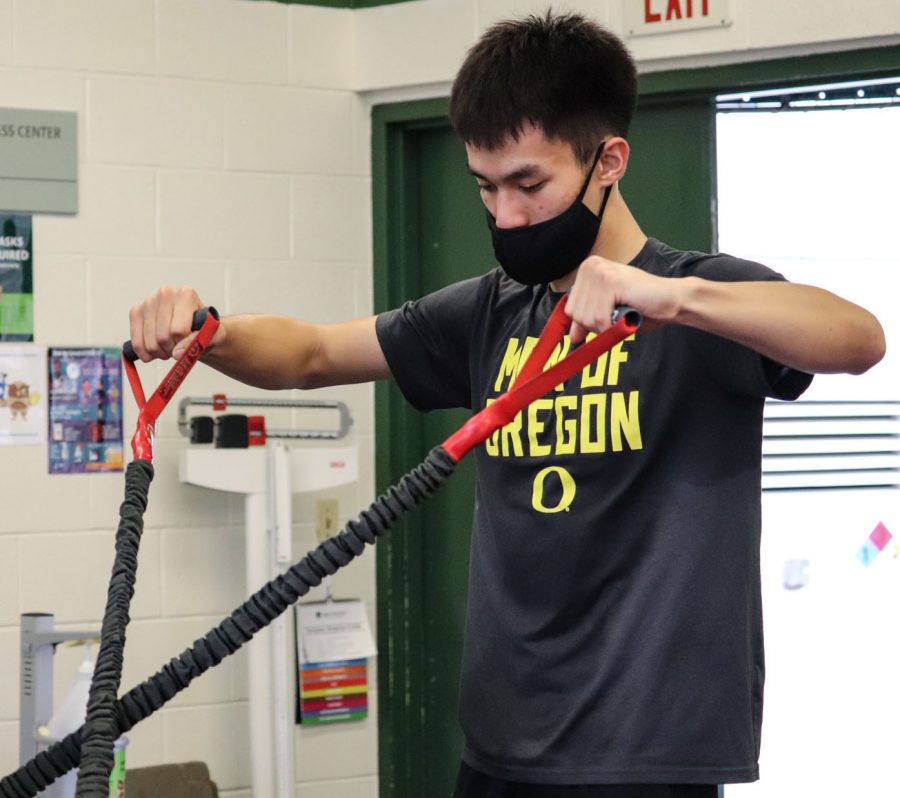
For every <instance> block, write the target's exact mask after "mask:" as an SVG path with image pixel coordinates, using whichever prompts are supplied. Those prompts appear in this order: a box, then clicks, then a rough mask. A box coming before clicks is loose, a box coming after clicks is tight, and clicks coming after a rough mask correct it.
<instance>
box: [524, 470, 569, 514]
mask: <svg viewBox="0 0 900 798" xmlns="http://www.w3.org/2000/svg"><path fill="white" fill-rule="evenodd" d="M550 474H556V476H557V477H558V479H559V484H560V487H561V488H562V495H561V496H560V499H559V502H558V503H557V504H556V505H555V506H554V507H547V506H546V505H545V504H544V492H545V489H546V483H547V477H548V476H549V475H550ZM574 499H575V480H574V479H573V478H572V475H571V474H570V473H569V472H568V471H566V469H565V468H562V467H560V466H550V467H549V468H545V469H543V470H542V471H538V473H537V476H536V477H535V478H534V490H533V491H532V494H531V506H532V507H534V509H535V510H537V511H538V512H539V513H561V512H563V511H564V510H568V509H569V506H570V505H571V504H572V501H573V500H574Z"/></svg>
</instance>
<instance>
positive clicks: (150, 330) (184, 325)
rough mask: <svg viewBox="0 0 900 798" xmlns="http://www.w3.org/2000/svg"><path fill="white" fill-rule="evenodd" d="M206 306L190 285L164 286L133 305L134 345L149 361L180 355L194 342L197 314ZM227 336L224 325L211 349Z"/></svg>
mask: <svg viewBox="0 0 900 798" xmlns="http://www.w3.org/2000/svg"><path fill="white" fill-rule="evenodd" d="M203 307H206V306H205V305H204V304H203V302H202V301H201V300H200V297H199V296H198V295H197V292H196V291H195V290H194V289H193V288H191V287H190V286H187V285H186V286H182V287H181V288H170V287H169V286H163V287H162V288H160V289H159V291H157V292H156V293H155V294H152V295H151V296H149V297H147V299H145V300H144V301H143V302H141V304H139V305H135V306H134V307H133V308H131V311H130V312H129V314H128V317H129V320H130V322H131V345H132V347H133V348H134V351H135V353H136V354H137V356H138V357H139V358H140V359H141V360H142V361H143V362H145V363H147V362H149V361H151V360H155V359H157V358H158V359H160V360H167V359H168V358H170V357H176V358H177V357H178V356H179V355H180V354H181V352H182V351H183V350H184V349H185V348H186V347H187V346H188V344H190V342H191V340H192V338H193V337H194V335H195V334H196V333H192V332H191V323H192V322H193V318H194V313H195V312H196V311H197V310H200V309H201V308H203ZM224 337H225V326H224V325H220V326H219V329H218V330H217V331H216V334H215V336H213V339H212V341H211V342H210V345H209V349H208V350H207V351H211V350H212V349H214V348H215V347H216V346H217V345H219V344H221V343H222V341H223V339H224Z"/></svg>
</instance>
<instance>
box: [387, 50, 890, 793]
mask: <svg viewBox="0 0 900 798" xmlns="http://www.w3.org/2000/svg"><path fill="white" fill-rule="evenodd" d="M898 73H900V46H897V45H894V46H888V47H877V48H867V49H859V50H847V51H843V52H838V53H827V54H814V55H808V56H795V57H789V58H780V59H773V60H767V61H756V62H750V63H740V64H729V65H724V66H714V67H705V68H698V69H681V70H670V71H665V72H653V73H649V74H644V75H641V76H640V83H639V99H638V107H639V108H640V107H644V106H650V105H653V104H659V103H668V104H677V103H678V102H679V101H684V102H696V100H697V98H698V97H703V96H705V97H707V98H709V99H710V101H711V102H710V109H711V110H710V112H711V114H713V115H714V114H715V107H714V103H713V102H712V99H713V98H714V97H715V96H716V95H718V94H725V93H729V92H735V91H740V90H742V89H746V90H748V91H750V90H754V89H763V88H769V87H771V86H773V85H774V86H784V87H786V88H787V87H794V86H802V85H807V84H811V83H819V82H827V81H838V80H856V79H859V80H862V79H868V78H879V77H894V76H896V75H897V74H898ZM448 105H449V100H448V98H437V99H429V100H418V101H411V102H400V103H392V104H386V105H376V106H374V107H373V108H372V152H371V155H372V213H373V284H374V297H373V299H374V310H375V312H376V313H378V312H382V311H385V310H388V309H390V308H394V307H397V306H398V305H399V304H401V303H402V302H403V301H405V300H406V299H408V298H410V297H413V296H418V292H417V288H418V286H419V278H418V266H417V263H416V258H415V252H416V251H417V240H416V219H417V211H416V194H415V192H414V191H413V187H414V186H415V184H416V179H417V175H416V174H415V169H416V167H415V161H414V159H412V158H411V151H412V147H411V146H410V140H411V135H412V134H414V132H415V131H416V130H421V129H422V128H423V127H434V126H446V125H448V124H449V122H448V119H447V111H448ZM756 155H757V154H753V157H756ZM673 157H677V153H675V154H674V155H673ZM714 163H715V159H713V163H712V165H711V169H712V170H714ZM709 177H710V181H711V183H712V182H713V181H714V179H715V173H714V171H711V173H710V176H709ZM713 195H714V194H713ZM710 213H711V214H713V213H714V209H713V208H712V207H711V208H710ZM702 221H703V224H704V225H708V226H709V229H711V230H714V229H715V220H714V219H709V220H702ZM375 397H376V405H375V480H376V485H377V486H378V488H379V490H382V489H384V488H385V487H386V486H388V485H390V484H392V483H393V482H394V481H396V480H397V479H398V478H399V477H400V475H402V474H404V473H405V472H406V471H407V470H409V468H410V467H412V466H414V465H415V464H416V463H418V462H419V460H420V459H421V457H422V453H423V452H425V451H426V450H427V448H428V447H430V446H431V445H433V444H434V443H435V442H434V441H424V440H423V435H422V433H421V428H420V424H419V423H418V421H417V417H418V414H417V413H416V411H414V410H413V409H412V408H411V407H409V406H408V405H407V404H406V403H405V402H404V400H403V398H402V396H401V395H400V393H399V391H398V390H397V389H396V387H395V386H394V385H392V384H389V383H381V384H378V385H377V386H376V393H375ZM423 532H424V530H423V529H422V528H421V524H420V523H417V520H416V519H415V518H414V517H413V518H412V519H407V520H406V521H405V522H404V523H403V524H402V528H400V529H397V530H395V532H394V533H393V534H392V535H390V536H388V537H387V538H385V539H383V540H382V541H381V542H380V543H379V545H378V546H377V552H376V574H377V577H376V578H377V597H378V598H377V621H378V651H379V655H380V656H379V667H378V695H379V710H378V734H379V795H380V798H421V796H422V795H426V794H427V791H426V789H425V785H424V783H423V781H424V779H423V773H422V770H421V768H419V767H417V762H418V761H419V753H420V752H421V751H422V750H423V746H422V739H423V734H424V718H423V712H422V708H423V706H424V701H423V695H424V693H423V684H424V679H425V678H426V674H425V672H424V664H423V651H422V640H423V622H422V619H423V611H422V601H421V597H422V594H423V583H422V569H421V562H422V556H423V545H424V540H425V535H424V534H423Z"/></svg>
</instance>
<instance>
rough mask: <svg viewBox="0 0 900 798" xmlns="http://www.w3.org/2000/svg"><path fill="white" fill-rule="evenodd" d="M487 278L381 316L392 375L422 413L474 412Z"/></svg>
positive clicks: (379, 323) (380, 335)
mask: <svg viewBox="0 0 900 798" xmlns="http://www.w3.org/2000/svg"><path fill="white" fill-rule="evenodd" d="M482 280H483V278H474V279H471V280H464V281H462V282H459V283H454V284H453V285H450V286H447V287H446V288H442V289H440V290H439V291H435V292H434V293H431V294H428V295H427V296H424V297H422V298H421V299H417V300H415V301H411V302H406V303H404V304H403V305H401V306H400V307H399V308H397V309H395V310H390V311H387V312H385V313H382V314H380V315H379V316H378V318H377V320H376V324H375V331H376V333H377V335H378V341H379V343H380V345H381V349H382V351H383V352H384V356H385V358H386V360H387V362H388V365H389V366H390V369H391V375H392V376H393V378H394V380H395V381H396V383H397V385H398V387H399V388H400V390H401V391H402V393H403V395H404V397H405V398H406V400H407V401H408V402H409V403H410V404H411V405H412V406H413V407H415V408H416V409H418V410H438V409H443V408H449V407H465V408H471V404H472V399H471V379H470V371H469V363H470V353H471V341H472V329H473V322H474V321H475V320H476V319H477V318H478V298H479V295H480V293H481V291H480V287H481V284H482Z"/></svg>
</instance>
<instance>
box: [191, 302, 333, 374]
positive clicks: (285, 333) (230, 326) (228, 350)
mask: <svg viewBox="0 0 900 798" xmlns="http://www.w3.org/2000/svg"><path fill="white" fill-rule="evenodd" d="M222 327H223V328H224V335H223V337H222V340H221V342H219V343H217V344H216V346H215V347H212V348H210V350H209V351H208V352H207V353H206V354H205V355H204V357H203V362H204V363H206V364H207V365H209V366H212V367H213V368H214V369H217V370H218V371H221V372H222V373H223V374H227V375H228V376H229V377H232V378H234V379H236V380H239V381H241V382H244V383H246V384H248V385H253V386H255V387H257V388H267V389H276V390H277V389H283V388H311V387H316V384H317V383H318V381H319V379H320V377H319V375H318V373H317V371H318V369H319V368H320V367H319V358H318V353H319V329H318V327H317V326H316V325H314V324H309V323H307V322H302V321H297V320H295V319H288V318H285V317H282V316H264V315H242V316H226V317H224V318H223V319H222Z"/></svg>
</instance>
